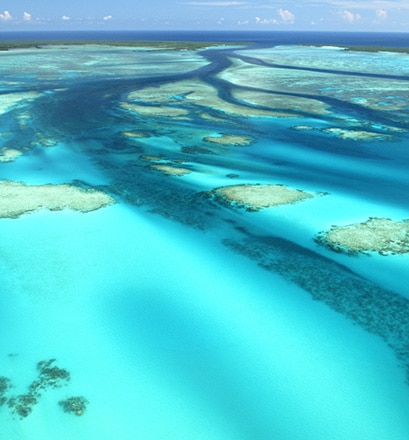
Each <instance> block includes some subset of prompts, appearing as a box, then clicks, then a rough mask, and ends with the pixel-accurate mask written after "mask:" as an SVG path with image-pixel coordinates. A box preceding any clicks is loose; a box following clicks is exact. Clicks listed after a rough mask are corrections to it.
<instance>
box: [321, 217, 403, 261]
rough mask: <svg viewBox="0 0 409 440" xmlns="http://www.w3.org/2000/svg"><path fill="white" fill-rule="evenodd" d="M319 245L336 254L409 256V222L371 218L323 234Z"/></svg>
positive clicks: (333, 228) (337, 227) (335, 227)
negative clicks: (370, 253) (367, 253)
mask: <svg viewBox="0 0 409 440" xmlns="http://www.w3.org/2000/svg"><path fill="white" fill-rule="evenodd" d="M316 241H317V242H318V243H321V244H324V245H326V246H328V247H329V248H330V249H332V250H334V251H336V252H346V253H352V254H355V253H366V252H378V253H379V254H381V255H389V254H405V253H409V219H406V220H402V221H393V220H391V219H390V218H377V217H370V218H369V219H368V220H366V221H365V222H362V223H355V224H351V225H347V226H333V227H332V228H331V229H330V230H329V231H327V232H320V233H319V234H318V236H317V238H316Z"/></svg>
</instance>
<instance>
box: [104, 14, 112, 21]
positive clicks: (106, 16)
mask: <svg viewBox="0 0 409 440" xmlns="http://www.w3.org/2000/svg"><path fill="white" fill-rule="evenodd" d="M103 20H104V21H108V20H112V15H105V17H104V18H103Z"/></svg>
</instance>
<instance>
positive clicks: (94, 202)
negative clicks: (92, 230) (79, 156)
mask: <svg viewBox="0 0 409 440" xmlns="http://www.w3.org/2000/svg"><path fill="white" fill-rule="evenodd" d="M113 203H115V201H114V199H113V198H112V197H111V196H109V195H107V194H105V193H104V192H102V191H99V190H96V189H84V188H80V187H77V186H74V185H69V184H57V185H52V184H46V185H26V184H25V183H20V182H11V181H7V180H3V181H0V218H17V217H19V216H21V215H23V214H26V213H29V212H32V211H36V210H38V209H48V210H50V211H60V210H63V209H72V210H75V211H81V212H90V211H94V210H96V209H99V208H102V207H105V206H108V205H112V204H113Z"/></svg>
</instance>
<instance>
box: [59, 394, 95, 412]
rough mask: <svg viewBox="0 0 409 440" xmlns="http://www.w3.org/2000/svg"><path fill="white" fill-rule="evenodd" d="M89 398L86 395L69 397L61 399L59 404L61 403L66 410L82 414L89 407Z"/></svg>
mask: <svg viewBox="0 0 409 440" xmlns="http://www.w3.org/2000/svg"><path fill="white" fill-rule="evenodd" d="M88 403H89V402H88V400H87V399H86V398H85V397H82V396H77V397H69V398H68V399H65V400H60V401H59V402H58V405H60V406H61V407H62V409H63V411H64V412H66V413H70V414H74V415H76V416H82V415H83V414H84V411H85V410H86V408H87V405H88Z"/></svg>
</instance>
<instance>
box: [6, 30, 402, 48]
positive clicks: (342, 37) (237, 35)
mask: <svg viewBox="0 0 409 440" xmlns="http://www.w3.org/2000/svg"><path fill="white" fill-rule="evenodd" d="M0 40H2V41H12V40H24V41H27V40H44V41H53V40H54V41H55V40H114V41H222V42H254V43H257V44H263V45H264V44H268V45H278V44H280V45H282V44H331V45H354V46H382V47H399V48H406V47H409V34H408V33H404V32H396V33H395V32H393V33H392V32H390V33H389V32H302V31H299V32H287V31H267V32H266V31H262V32H260V31H244V32H242V31H35V32H32V31H30V32H27V31H24V32H0Z"/></svg>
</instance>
